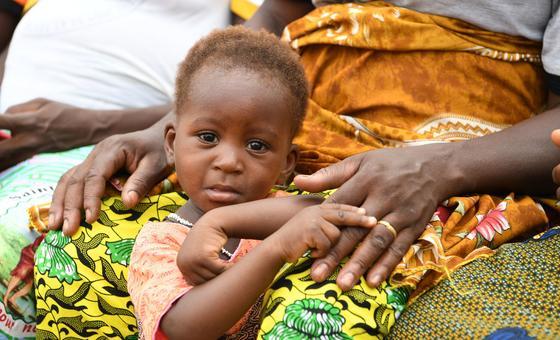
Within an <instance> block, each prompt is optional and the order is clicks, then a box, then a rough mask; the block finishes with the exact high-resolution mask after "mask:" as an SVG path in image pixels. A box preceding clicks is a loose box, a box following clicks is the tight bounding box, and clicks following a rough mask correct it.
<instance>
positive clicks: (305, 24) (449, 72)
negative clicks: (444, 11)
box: [283, 2, 546, 173]
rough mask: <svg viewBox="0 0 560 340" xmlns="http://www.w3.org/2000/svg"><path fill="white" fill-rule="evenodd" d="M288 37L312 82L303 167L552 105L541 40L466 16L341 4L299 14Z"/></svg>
mask: <svg viewBox="0 0 560 340" xmlns="http://www.w3.org/2000/svg"><path fill="white" fill-rule="evenodd" d="M283 39H284V40H286V41H288V42H289V43H290V44H291V46H292V47H294V48H296V49H298V50H299V51H300V53H301V61H302V63H303V65H304V68H305V70H306V73H307V77H308V80H309V82H310V88H311V89H312V91H311V100H310V104H309V109H308V113H307V118H306V120H305V121H304V125H303V129H302V130H301V132H300V134H299V135H298V136H297V138H296V140H295V142H296V143H297V144H298V145H300V148H301V149H302V154H301V157H300V161H299V165H298V170H299V171H300V172H303V173H309V172H313V171H316V170H318V169H319V168H321V167H324V166H327V165H329V164H332V163H335V162H337V161H339V160H341V159H344V158H346V157H348V156H350V155H354V154H356V153H359V152H362V151H367V150H371V149H376V148H384V147H400V146H407V145H415V144H419V143H426V142H433V141H441V142H447V141H455V140H461V139H466V138H472V137H478V136H482V135H485V134H488V133H492V132H496V131H499V130H500V129H502V128H504V127H507V126H510V125H512V124H515V123H517V122H520V121H522V120H524V119H527V118H529V117H531V116H532V115H534V114H536V113H538V112H541V110H542V108H543V107H544V105H545V99H546V92H545V85H544V81H543V72H542V67H541V65H540V57H539V53H540V44H539V43H536V42H532V41H529V40H526V39H523V38H518V37H510V36H507V35H503V34H498V33H492V32H488V31H484V30H482V29H479V28H477V27H474V26H472V25H469V24H466V23H464V22H462V21H459V20H454V19H449V18H445V17H440V16H435V15H429V14H423V13H419V12H414V11H411V10H408V9H404V8H399V7H394V6H391V5H387V4H385V3H383V2H373V3H368V4H363V5H357V4H338V5H331V6H325V7H320V8H318V9H316V10H314V11H313V12H311V13H310V14H308V15H307V16H305V17H304V18H301V19H299V20H296V21H295V22H293V23H291V24H290V25H288V27H287V28H286V30H285V32H284V36H283ZM505 84H507V86H504V85H505Z"/></svg>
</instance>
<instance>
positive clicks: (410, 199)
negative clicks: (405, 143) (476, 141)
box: [295, 145, 461, 290]
mask: <svg viewBox="0 0 560 340" xmlns="http://www.w3.org/2000/svg"><path fill="white" fill-rule="evenodd" d="M442 146H445V147H442ZM450 147H451V145H428V146H418V147H410V148H402V149H383V150H375V151H370V152H366V153H362V154H358V155H355V156H353V157H349V158H347V159H345V160H343V161H341V162H339V163H337V164H334V165H331V166H330V167H327V168H324V169H322V170H320V171H318V172H317V173H315V174H313V175H311V176H301V175H300V176H297V177H296V178H295V183H296V185H297V186H298V187H300V188H302V189H304V190H308V191H311V192H319V191H323V190H326V189H331V188H337V187H340V188H339V189H338V190H337V191H336V192H335V193H334V194H333V195H332V196H331V197H330V198H329V199H327V201H326V202H337V203H344V204H351V205H356V206H361V207H363V208H365V209H366V211H367V214H368V215H371V216H375V217H376V218H377V219H378V221H386V222H388V223H389V224H390V225H392V226H393V228H394V231H396V232H397V236H396V238H395V237H394V235H393V233H392V232H391V230H389V228H388V227H387V226H386V225H384V224H382V223H378V224H377V225H376V226H375V228H373V230H367V229H360V228H347V229H344V230H343V231H342V235H341V237H340V241H339V242H338V243H337V244H336V245H335V246H334V247H333V249H331V250H330V251H329V252H328V254H327V255H326V256H325V257H323V258H321V259H319V260H316V261H315V263H314V264H313V267H312V272H311V275H312V277H313V279H314V280H315V281H322V280H324V279H326V278H327V277H328V276H329V275H330V274H331V273H332V272H333V270H334V269H335V268H336V266H337V265H338V263H339V262H340V261H341V260H342V259H343V258H344V257H345V256H347V255H349V254H350V253H352V251H354V249H355V247H356V246H358V244H359V243H360V242H361V244H360V245H359V246H358V248H356V250H355V251H354V253H353V255H352V257H351V259H350V260H349V261H348V262H347V263H346V265H345V266H344V267H343V269H342V270H341V272H340V274H339V275H338V278H337V284H338V285H339V286H340V287H341V288H342V289H343V290H348V289H350V288H351V287H352V286H354V285H355V283H356V282H357V281H358V280H359V278H360V276H362V275H363V274H364V273H365V272H366V271H367V270H369V272H368V274H367V277H366V278H367V282H368V284H369V285H370V286H377V285H379V284H380V283H381V282H382V281H384V280H385V279H387V277H388V276H389V274H390V273H391V272H392V270H393V269H394V268H395V266H396V265H397V264H398V263H399V262H400V260H401V259H402V257H403V256H404V254H405V253H406V251H407V250H408V248H409V247H410V246H411V245H412V243H413V242H414V241H415V240H416V239H417V238H418V236H420V235H421V233H422V232H423V231H424V228H425V227H426V225H427V223H428V222H429V220H430V218H431V216H432V215H433V213H434V211H435V210H436V207H437V205H438V203H440V202H441V201H443V200H444V199H446V198H448V197H449V196H450V195H451V194H452V193H453V190H451V188H450V185H451V184H456V183H460V182H461V176H460V175H458V174H457V173H454V171H453V170H452V167H451V166H450V165H451V164H450V163H452V161H451V155H452V153H451V152H450V150H451V148H452V147H451V148H450ZM453 189H458V188H457V187H455V188H453Z"/></svg>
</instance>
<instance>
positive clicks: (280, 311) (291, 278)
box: [259, 255, 409, 340]
mask: <svg viewBox="0 0 560 340" xmlns="http://www.w3.org/2000/svg"><path fill="white" fill-rule="evenodd" d="M312 263H313V259H312V258H311V257H310V256H309V255H306V256H304V257H302V258H300V259H299V260H298V261H297V262H296V263H294V264H288V265H286V266H284V268H283V269H282V270H281V271H280V273H279V274H278V275H277V277H276V279H275V280H274V283H273V284H272V285H271V286H270V287H269V289H268V291H267V293H266V295H265V298H264V304H263V311H262V314H261V316H262V322H261V330H260V332H259V339H265V340H282V339H333V340H335V339H341V340H343V339H354V338H369V339H372V338H383V337H384V336H386V335H387V334H388V333H389V331H390V329H391V328H392V327H393V325H394V324H395V321H396V319H397V318H398V316H399V314H400V313H401V312H402V311H403V310H404V308H405V306H406V303H407V301H408V296H409V290H408V288H405V287H401V288H395V287H391V286H390V285H389V284H387V283H383V284H382V285H381V286H379V287H378V288H370V287H368V285H367V284H366V282H365V280H364V278H361V279H360V282H359V284H357V285H356V286H354V288H352V289H351V290H349V291H347V292H343V291H341V290H340V288H339V287H338V286H337V285H336V282H335V281H336V276H337V274H338V272H339V270H340V268H342V267H341V266H342V265H343V264H344V263H345V262H343V263H342V264H341V265H339V267H338V269H337V270H336V271H335V272H334V273H333V274H332V275H331V276H330V277H329V278H327V280H325V281H324V282H321V283H316V282H314V281H313V280H312V279H311V276H310V268H311V264H312Z"/></svg>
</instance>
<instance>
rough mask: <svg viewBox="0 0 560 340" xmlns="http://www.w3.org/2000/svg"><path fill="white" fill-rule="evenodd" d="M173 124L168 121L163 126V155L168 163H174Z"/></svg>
mask: <svg viewBox="0 0 560 340" xmlns="http://www.w3.org/2000/svg"><path fill="white" fill-rule="evenodd" d="M175 136H176V133H175V124H174V123H168V124H167V125H166V126H165V136H164V137H165V144H164V148H165V156H166V157H167V163H168V164H175Z"/></svg>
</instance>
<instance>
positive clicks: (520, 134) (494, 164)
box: [447, 106, 560, 195]
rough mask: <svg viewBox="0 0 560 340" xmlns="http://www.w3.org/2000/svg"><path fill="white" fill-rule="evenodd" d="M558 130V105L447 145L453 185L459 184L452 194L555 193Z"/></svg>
mask: <svg viewBox="0 0 560 340" xmlns="http://www.w3.org/2000/svg"><path fill="white" fill-rule="evenodd" d="M558 127H560V107H559V106H556V107H555V108H552V109H550V110H548V111H546V112H544V113H542V114H539V115H537V116H535V117H533V118H531V119H528V120H526V121H524V122H521V123H519V124H516V125H514V126H512V127H510V128H507V129H504V130H503V131H500V132H498V133H494V134H491V135H488V136H485V137H481V138H476V139H472V140H469V141H466V142H461V143H454V144H449V145H447V152H450V153H451V156H449V159H450V166H451V168H450V169H451V170H449V173H450V175H451V178H452V180H451V181H450V183H454V184H455V185H454V188H450V192H448V194H450V195H456V194H465V193H471V192H473V193H474V192H486V193H509V192H512V191H513V192H518V193H522V194H533V195H551V194H553V193H554V188H555V186H554V184H553V181H552V175H551V173H552V169H553V168H554V166H555V165H556V164H558V163H560V152H558V150H557V149H556V148H555V147H554V145H553V144H552V142H551V141H550V133H551V132H552V130H554V129H555V128H558ZM448 169H449V168H448Z"/></svg>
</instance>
